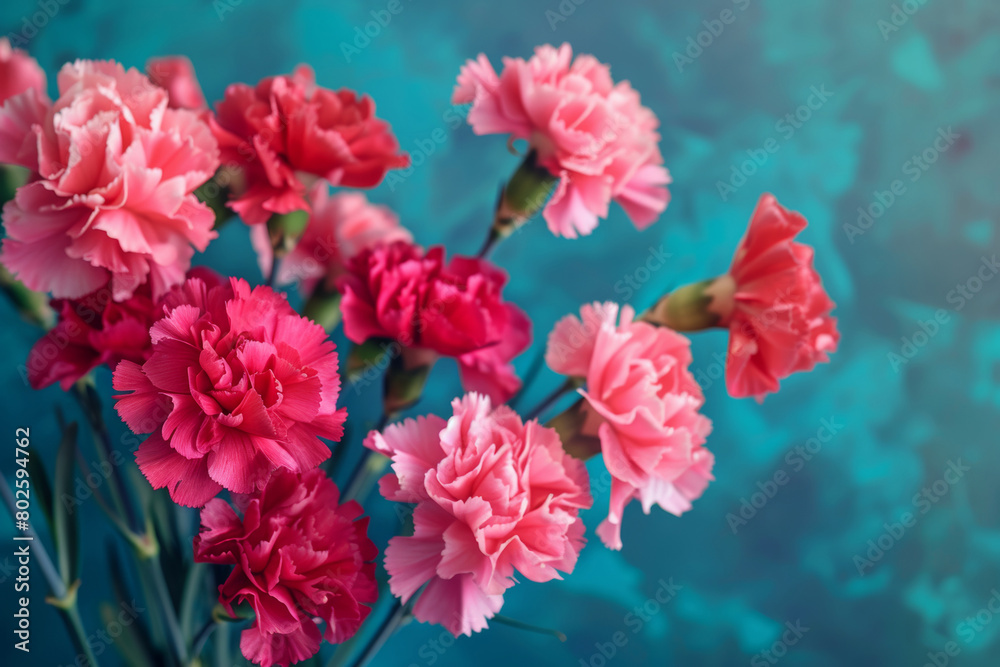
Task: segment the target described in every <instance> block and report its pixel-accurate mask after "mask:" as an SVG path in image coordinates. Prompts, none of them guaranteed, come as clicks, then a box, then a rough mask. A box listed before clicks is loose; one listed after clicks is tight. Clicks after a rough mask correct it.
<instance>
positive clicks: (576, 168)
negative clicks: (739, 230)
mask: <svg viewBox="0 0 1000 667" xmlns="http://www.w3.org/2000/svg"><path fill="white" fill-rule="evenodd" d="M503 64H504V67H503V71H502V72H501V73H500V75H499V76H498V75H497V73H496V71H495V70H494V69H493V65H491V64H490V62H489V60H488V59H487V58H486V56H485V55H482V54H480V56H479V57H478V58H477V59H476V60H470V61H468V62H467V63H466V64H465V65H464V66H463V67H462V70H461V73H460V74H459V76H458V84H457V85H456V87H455V92H454V94H453V95H452V101H453V102H454V103H455V104H468V103H471V104H472V109H471V110H470V111H469V116H468V119H469V124H470V125H472V129H473V131H474V132H475V133H476V134H510V135H511V137H512V138H514V139H524V140H526V141H528V142H529V144H530V146H531V149H532V151H533V152H534V153H536V154H537V157H536V158H535V159H536V160H537V163H538V164H539V165H541V166H542V167H544V168H545V169H547V170H548V172H549V173H551V175H552V176H553V177H555V178H557V179H558V185H556V187H555V194H554V195H553V196H552V198H551V199H550V200H549V202H548V204H547V205H546V207H545V211H544V217H545V220H546V222H548V226H549V229H550V230H552V233H553V234H555V235H557V236H565V237H568V238H575V237H576V236H577V235H578V234H583V235H586V234H589V233H591V232H592V231H593V230H594V228H595V227H596V226H597V220H598V218H605V217H607V215H608V204H609V202H610V201H611V200H612V199H613V200H615V201H616V202H618V203H619V205H621V206H622V208H624V209H625V212H626V213H627V214H628V216H629V218H631V219H632V222H633V223H634V224H635V225H636V227H638V228H639V229H644V228H645V227H647V226H649V225H650V224H652V223H653V222H655V221H656V219H657V218H658V217H659V215H660V214H661V213H662V212H663V211H664V210H665V209H666V207H667V203H668V202H669V200H670V194H669V192H668V191H667V188H666V186H667V185H668V184H669V183H670V174H669V173H668V172H667V170H666V169H665V168H664V167H663V166H662V165H663V158H662V156H661V155H660V150H659V147H658V146H657V144H658V142H659V140H660V135H659V134H658V133H657V131H656V129H657V127H659V120H657V118H656V116H655V115H654V114H653V112H652V111H650V110H649V109H648V108H646V107H644V106H642V104H641V102H640V99H639V94H638V93H637V92H636V91H635V90H633V89H632V87H631V85H629V83H628V82H627V81H622V82H620V83H618V84H615V83H614V81H612V79H611V74H610V71H609V69H608V67H607V65H604V64H601V63H600V62H598V61H597V60H596V59H595V58H594V57H593V56H589V55H580V56H577V58H576V59H575V60H574V59H573V50H572V48H571V47H570V45H569V44H563V45H562V46H561V47H559V48H558V49H556V48H555V47H552V46H549V45H545V46H540V47H538V48H537V49H536V50H535V55H534V56H533V57H532V58H531V59H529V60H528V61H525V60H523V59H521V58H504V60H503ZM520 171H524V169H523V168H522V170H520ZM530 171H531V170H528V172H525V173H529V172H530ZM522 180H523V179H522ZM518 189H519V190H524V191H526V192H527V191H532V190H533V189H532V188H524V187H521V188H518ZM504 204H506V206H507V208H510V209H511V210H510V211H508V212H507V214H508V215H515V216H516V215H522V216H523V215H528V216H530V214H532V213H533V212H534V211H532V210H526V211H521V210H517V209H523V208H524V204H523V203H521V202H514V201H509V202H508V201H505V202H502V205H501V209H502V208H504ZM540 205H541V201H538V202H536V203H535V204H534V207H535V209H536V210H537V208H538V207H540Z"/></svg>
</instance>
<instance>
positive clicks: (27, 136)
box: [0, 60, 219, 301]
mask: <svg viewBox="0 0 1000 667" xmlns="http://www.w3.org/2000/svg"><path fill="white" fill-rule="evenodd" d="M58 82H59V91H60V97H59V99H58V100H56V102H55V103H54V104H50V103H49V102H48V101H47V100H43V99H39V98H38V96H37V93H36V92H35V91H33V90H30V91H27V92H25V93H22V94H21V95H17V96H15V97H13V98H11V99H10V100H8V101H7V104H5V105H4V107H3V109H2V110H0V162H7V163H12V164H19V165H22V166H24V167H27V168H28V169H30V170H31V171H32V172H33V175H32V177H31V180H30V182H29V183H28V184H27V185H25V186H23V187H21V188H20V189H19V190H18V191H17V196H16V197H15V198H14V199H13V200H12V201H10V202H8V203H7V205H6V206H5V207H4V215H3V218H4V228H5V229H6V231H7V238H6V239H4V242H3V253H2V261H3V263H4V265H6V267H7V268H8V269H10V271H11V272H12V273H14V274H15V275H16V276H17V277H18V279H20V280H21V281H22V282H23V283H24V284H25V285H26V286H27V287H29V288H30V289H34V290H39V291H47V292H51V293H52V294H53V296H55V297H59V298H78V297H82V296H84V295H86V294H89V293H90V292H93V291H94V290H97V289H99V288H101V287H103V286H104V285H106V284H107V283H108V281H109V280H110V283H111V291H112V298H113V299H114V300H115V301H123V300H125V299H128V298H129V297H130V296H132V294H133V293H134V292H135V290H136V289H137V288H138V287H139V286H140V285H142V284H143V283H145V282H147V281H148V282H149V283H150V284H151V293H152V297H153V298H159V297H160V296H161V295H162V294H164V293H165V292H166V291H167V290H169V289H170V287H171V286H173V285H176V284H177V283H179V282H181V281H183V280H184V273H185V271H187V269H188V267H189V266H190V263H191V256H192V255H193V254H194V248H197V249H198V250H204V249H205V247H206V246H207V245H208V242H209V241H210V240H211V239H213V238H215V237H216V233H215V232H213V231H212V225H213V223H214V222H215V216H214V215H213V214H212V211H211V209H210V208H208V207H207V206H205V205H204V204H202V203H200V202H199V201H198V200H197V198H196V197H195V195H194V194H193V193H194V190H195V188H197V187H198V186H199V185H201V184H202V183H204V182H205V181H206V180H208V179H209V178H210V177H211V176H212V174H213V173H214V172H215V169H216V167H217V166H218V164H219V160H218V147H217V145H216V143H215V139H214V138H213V137H212V133H211V132H210V131H209V128H208V126H207V125H206V124H205V123H204V122H203V121H202V120H200V119H199V117H198V115H197V114H195V113H194V112H192V111H188V110H183V109H168V108H167V93H166V91H165V90H163V89H162V88H159V87H157V86H154V85H153V84H152V82H150V80H149V79H147V78H146V76H145V75H143V74H141V73H140V72H138V71H136V70H135V69H129V70H127V71H126V70H125V69H124V68H122V66H121V65H119V64H118V63H115V62H112V61H100V62H98V61H88V60H78V61H76V62H74V63H70V64H67V65H66V66H64V67H63V69H62V71H61V72H60V73H59V81H58ZM192 246H194V248H193V247H192Z"/></svg>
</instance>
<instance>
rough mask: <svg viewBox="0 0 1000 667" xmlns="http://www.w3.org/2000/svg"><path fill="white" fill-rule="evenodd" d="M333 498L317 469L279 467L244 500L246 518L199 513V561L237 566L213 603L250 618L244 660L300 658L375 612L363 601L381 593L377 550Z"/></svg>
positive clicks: (220, 509) (349, 509)
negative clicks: (242, 606)
mask: <svg viewBox="0 0 1000 667" xmlns="http://www.w3.org/2000/svg"><path fill="white" fill-rule="evenodd" d="M339 496H340V494H339V492H338V490H337V486H336V484H334V483H333V482H332V481H331V480H329V479H327V478H326V477H325V476H324V475H323V472H322V471H320V470H315V469H314V470H309V471H307V472H304V473H293V472H289V471H287V470H283V471H281V472H279V473H276V474H275V475H273V476H272V477H271V480H270V481H269V482H268V484H267V486H265V487H264V488H263V489H262V490H261V492H260V494H259V495H256V496H254V497H252V498H250V499H247V500H245V507H244V509H243V517H242V518H240V517H239V516H238V515H237V514H236V512H235V511H233V508H232V507H230V506H229V505H228V504H226V503H225V502H224V501H223V500H221V499H219V498H216V499H214V500H212V501H210V502H209V503H208V504H207V505H205V508H204V509H203V510H202V511H201V532H200V533H199V534H198V536H197V537H195V539H194V554H195V561H196V562H199V563H217V564H223V565H234V566H235V567H234V568H233V571H232V573H231V574H230V575H229V578H228V579H226V582H225V583H224V584H222V586H220V587H219V601H220V602H221V603H222V604H223V605H224V606H225V607H226V609H227V610H228V611H229V612H230V613H231V614H232V613H233V604H239V603H240V602H246V603H248V604H249V605H250V606H251V607H253V610H254V613H255V615H256V617H255V619H254V622H253V625H252V626H251V627H249V628H247V629H246V630H244V631H243V634H242V636H241V638H240V648H241V649H242V651H243V655H244V656H245V657H246V658H247V660H250V661H252V662H254V663H256V664H258V665H262V666H263V667H270V666H271V665H289V664H291V663H293V662H299V661H301V660H306V659H308V658H310V657H312V656H313V655H316V653H317V652H319V645H320V639H321V638H323V639H325V640H326V641H328V642H331V643H339V642H343V641H345V640H347V639H348V638H350V637H352V636H353V635H354V633H356V632H357V631H358V628H359V627H360V626H361V622H362V621H363V620H364V619H365V617H366V616H368V612H369V611H371V610H370V609H369V608H368V607H367V606H365V603H367V604H371V603H372V602H374V601H375V598H376V595H377V592H378V589H377V586H376V583H375V563H374V562H373V561H374V559H375V557H376V556H377V555H378V551H377V550H376V549H375V545H374V544H373V543H372V541H371V540H370V539H368V536H367V530H368V518H367V517H365V518H359V517H360V516H361V506H360V505H358V503H356V502H354V501H351V502H348V503H344V504H343V505H338V502H339ZM321 621H322V622H325V623H326V628H325V629H324V630H323V632H322V633H320V630H319V626H318V623H319V622H321Z"/></svg>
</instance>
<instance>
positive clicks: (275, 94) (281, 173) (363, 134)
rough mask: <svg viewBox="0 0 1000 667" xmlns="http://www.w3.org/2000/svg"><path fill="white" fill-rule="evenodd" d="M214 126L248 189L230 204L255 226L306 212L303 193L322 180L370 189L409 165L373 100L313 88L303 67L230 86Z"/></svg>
mask: <svg viewBox="0 0 1000 667" xmlns="http://www.w3.org/2000/svg"><path fill="white" fill-rule="evenodd" d="M212 129H213V131H214V132H215V135H216V137H217V138H218V140H219V145H220V146H221V147H222V158H223V160H224V161H225V162H227V163H234V164H238V165H240V166H242V167H243V170H244V172H245V176H246V179H247V187H246V191H245V192H243V193H242V194H241V195H240V196H239V197H238V198H237V199H235V200H233V201H231V202H230V204H229V205H230V207H231V208H232V209H233V210H234V211H236V212H237V213H238V214H239V215H240V217H242V218H243V221H244V222H246V223H247V224H251V225H256V224H261V223H264V222H267V219H268V218H270V217H271V215H272V214H275V213H290V212H292V211H298V210H309V203H308V202H307V201H306V199H305V196H304V195H305V193H306V189H307V186H308V185H309V184H311V183H312V181H314V180H316V179H317V178H320V179H323V180H325V181H327V182H329V183H330V184H332V185H343V186H347V187H354V188H370V187H374V186H376V185H378V184H379V183H380V182H381V181H382V179H383V177H384V176H385V174H386V172H387V171H388V170H389V169H395V168H399V167H406V166H408V165H409V163H410V159H409V157H407V156H406V155H405V154H403V153H400V152H399V143H398V142H397V141H396V137H395V136H393V134H392V130H391V128H390V127H389V124H388V123H386V122H385V121H384V120H381V119H379V118H376V117H375V103H374V102H373V101H372V100H371V98H369V97H366V96H359V95H358V94H357V93H355V92H354V91H352V90H348V89H346V88H345V89H341V90H339V91H336V92H334V91H332V90H327V89H325V88H320V87H318V86H316V84H315V77H314V76H313V71H312V69H310V68H309V67H308V66H306V65H300V66H299V67H298V68H296V70H295V73H294V74H291V75H287V76H275V77H269V78H266V79H264V80H263V81H261V82H260V83H258V84H257V86H256V87H251V86H248V85H246V84H242V83H237V84H233V85H231V86H229V88H227V89H226V95H225V98H224V99H223V100H222V101H221V102H219V103H218V104H216V113H215V117H214V119H213V121H212Z"/></svg>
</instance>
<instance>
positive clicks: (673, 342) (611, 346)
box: [545, 303, 714, 549]
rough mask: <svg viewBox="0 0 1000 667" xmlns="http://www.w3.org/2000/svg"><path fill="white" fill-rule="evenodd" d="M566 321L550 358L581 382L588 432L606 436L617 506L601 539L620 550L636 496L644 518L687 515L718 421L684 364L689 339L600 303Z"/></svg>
mask: <svg viewBox="0 0 1000 667" xmlns="http://www.w3.org/2000/svg"><path fill="white" fill-rule="evenodd" d="M580 315H581V317H580V318H579V319H578V318H577V317H575V316H573V315H568V316H567V317H565V318H563V319H562V320H560V321H559V322H558V323H557V324H556V326H555V328H554V329H553V331H552V333H551V334H550V335H549V341H548V347H547V349H546V354H545V358H546V361H547V362H548V364H549V367H550V368H552V370H554V371H556V372H557V373H562V374H564V375H569V376H574V377H580V378H584V379H585V380H586V383H587V386H586V389H585V390H583V389H581V390H580V393H581V394H582V395H583V396H584V398H585V399H586V400H585V402H584V404H583V410H584V415H585V421H584V423H583V427H582V433H583V435H587V436H597V437H598V438H599V439H600V444H601V452H602V453H603V455H604V463H605V465H606V466H607V468H608V472H610V473H611V478H612V481H611V506H610V509H609V511H608V518H607V519H605V520H604V522H602V523H601V525H600V527H599V528H598V529H597V534H598V535H599V536H600V537H601V540H602V541H603V542H604V543H605V544H606V545H607V546H608V547H610V548H612V549H621V547H622V541H621V521H622V514H623V513H624V511H625V505H627V504H628V503H629V502H630V501H631V500H632V499H633V498H637V499H639V500H640V501H641V503H642V508H643V511H644V512H646V513H647V514H648V513H649V511H650V509H651V508H652V506H653V505H654V504H657V505H659V506H660V507H662V508H663V509H665V510H667V511H668V512H670V513H671V514H676V515H680V514H681V513H683V512H686V511H687V510H689V509H691V501H692V500H694V499H695V498H698V497H699V496H700V495H701V494H702V492H703V491H704V490H705V487H706V486H708V483H709V481H710V480H712V479H713V477H712V465H713V463H714V458H713V456H712V454H711V452H709V451H708V450H707V449H705V448H704V447H703V445H704V443H705V439H706V437H707V436H708V433H709V432H710V431H711V429H712V423H711V422H710V421H709V420H708V419H707V418H706V417H705V416H703V415H702V414H701V413H700V412H699V409H700V408H701V406H702V403H703V402H704V399H703V398H702V393H701V388H700V387H699V386H698V383H697V382H696V381H695V379H694V376H693V375H692V374H691V371H690V370H688V366H689V365H690V364H691V350H690V342H689V341H688V340H687V339H686V338H685V337H684V336H682V335H680V334H678V333H676V332H675V331H672V330H671V329H667V328H665V327H655V326H653V325H651V324H647V323H645V322H636V321H634V320H633V318H634V316H635V313H634V311H633V310H632V308H630V307H629V306H624V307H622V308H621V317H620V319H619V308H618V305H617V304H614V303H605V304H599V303H595V304H593V305H586V306H583V307H582V308H581V309H580Z"/></svg>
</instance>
